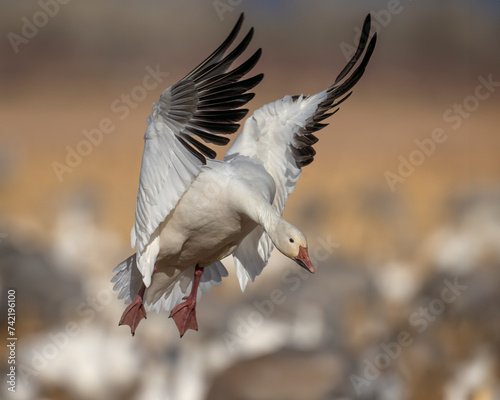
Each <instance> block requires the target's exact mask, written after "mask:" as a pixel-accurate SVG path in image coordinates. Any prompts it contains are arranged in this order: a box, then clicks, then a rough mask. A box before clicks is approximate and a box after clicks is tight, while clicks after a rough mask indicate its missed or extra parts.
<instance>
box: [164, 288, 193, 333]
mask: <svg viewBox="0 0 500 400" xmlns="http://www.w3.org/2000/svg"><path fill="white" fill-rule="evenodd" d="M183 300H186V301H184V302H182V303H180V304H178V305H177V306H175V307H174V308H173V309H172V312H171V313H170V317H171V318H172V319H173V320H174V322H175V325H177V329H179V333H180V334H181V337H183V336H184V334H185V333H186V331H187V330H188V329H193V330H195V331H197V330H198V322H197V321H196V300H194V301H192V300H191V299H190V298H189V297H184V299H183Z"/></svg>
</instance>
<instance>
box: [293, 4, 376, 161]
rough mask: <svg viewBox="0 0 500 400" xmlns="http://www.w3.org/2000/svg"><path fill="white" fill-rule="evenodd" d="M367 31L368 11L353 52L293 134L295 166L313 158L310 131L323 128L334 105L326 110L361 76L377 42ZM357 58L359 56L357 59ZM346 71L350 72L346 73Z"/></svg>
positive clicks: (344, 97) (312, 137) (340, 101)
mask: <svg viewBox="0 0 500 400" xmlns="http://www.w3.org/2000/svg"><path fill="white" fill-rule="evenodd" d="M370 30H371V17H370V14H368V15H367V16H366V18H365V20H364V23H363V29H362V34H361V38H360V41H359V44H358V48H357V49H356V52H355V54H354V55H353V56H352V57H351V59H350V60H349V62H348V63H347V64H346V66H345V67H344V68H343V69H342V71H341V72H340V74H339V75H338V76H337V78H336V79H335V82H334V83H333V85H331V86H330V87H329V88H328V89H327V91H326V93H327V96H326V99H325V100H323V101H322V102H321V103H320V104H319V105H318V107H317V109H316V112H315V114H314V115H313V116H311V117H310V118H309V119H308V120H307V121H306V123H305V127H304V128H301V129H300V130H299V132H298V133H297V134H296V135H295V144H293V145H291V150H292V153H293V155H294V158H295V161H296V164H297V166H298V167H299V168H302V167H305V166H306V165H309V164H310V163H311V162H312V161H313V160H314V153H313V152H311V151H310V150H314V149H313V148H312V145H313V144H314V143H316V142H317V140H318V139H317V138H316V137H315V136H314V135H312V132H316V131H318V130H320V129H323V128H324V127H325V126H327V125H328V124H323V123H320V122H321V121H323V120H325V119H326V118H328V117H330V116H331V115H333V114H335V113H336V112H337V111H338V108H336V109H335V110H334V111H332V112H330V113H326V112H327V111H328V110H331V109H332V108H334V107H337V106H338V105H339V104H341V103H342V102H343V101H345V100H346V99H347V98H348V97H349V96H350V95H351V93H352V91H350V90H351V89H352V87H353V86H354V85H355V84H356V83H357V82H358V81H359V79H360V78H361V76H363V73H364V71H365V68H366V66H367V64H368V62H369V60H370V57H371V55H372V53H373V50H374V48H375V44H376V42H377V34H376V33H375V34H374V35H373V36H372V38H371V39H370V40H369V36H370ZM367 44H368V46H367ZM365 49H366V51H365ZM363 53H364V55H363ZM361 57H363V58H362V59H361ZM360 59H361V62H359V65H358V67H357V68H356V69H355V70H354V71H353V72H352V73H351V71H352V69H353V68H354V66H355V65H356V64H357V63H358V61H359V60H360ZM349 73H351V74H350V75H349ZM299 98H300V96H293V97H292V99H293V100H294V101H297V100H298V99H299Z"/></svg>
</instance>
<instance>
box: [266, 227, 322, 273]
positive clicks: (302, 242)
mask: <svg viewBox="0 0 500 400" xmlns="http://www.w3.org/2000/svg"><path fill="white" fill-rule="evenodd" d="M271 240H272V241H273V243H274V245H275V246H276V248H277V249H278V250H279V251H280V252H281V253H282V254H284V255H285V256H287V257H288V258H290V259H292V260H293V261H295V262H296V263H297V264H299V265H300V266H301V267H302V268H304V269H306V270H308V271H309V272H311V273H314V267H313V265H312V264H311V260H309V254H308V252H307V239H306V237H305V235H304V234H303V233H302V232H301V231H300V230H299V229H297V228H296V227H295V226H293V225H292V224H289V223H288V222H286V221H284V220H281V221H280V222H279V223H278V224H277V225H276V227H275V229H274V232H273V235H271Z"/></svg>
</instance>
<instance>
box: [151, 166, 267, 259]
mask: <svg viewBox="0 0 500 400" xmlns="http://www.w3.org/2000/svg"><path fill="white" fill-rule="evenodd" d="M207 161H208V160H207ZM274 190H275V188H274V181H273V179H272V177H271V176H270V175H269V174H268V173H267V172H266V170H265V169H264V167H263V166H261V165H257V164H253V163H250V162H245V161H237V160H235V161H233V162H222V161H213V160H210V161H208V162H207V165H206V166H204V167H203V168H202V170H201V172H200V174H199V175H198V177H197V178H196V179H195V180H194V181H193V183H192V184H191V186H190V187H189V189H188V190H186V192H185V193H184V195H183V196H182V197H181V199H180V200H179V202H178V203H177V206H176V207H175V208H174V210H173V211H172V212H171V213H170V214H169V216H168V217H167V218H166V219H165V221H164V222H162V223H161V224H160V251H159V253H158V257H157V264H158V265H161V264H166V265H169V266H172V265H175V266H177V267H179V268H188V267H190V266H193V265H199V266H200V267H207V266H209V265H211V264H213V263H214V262H216V261H219V260H221V259H222V258H225V257H227V256H229V255H231V254H232V253H233V252H234V250H235V249H236V247H237V246H238V245H239V244H240V242H241V241H242V240H243V238H244V237H245V236H247V235H248V234H249V233H250V232H251V231H252V230H253V229H254V228H255V227H257V225H258V224H259V223H260V222H261V221H260V220H259V217H260V216H261V215H263V214H265V213H272V212H273V211H274V209H273V208H272V206H271V203H272V200H273V199H274ZM250 206H251V207H250Z"/></svg>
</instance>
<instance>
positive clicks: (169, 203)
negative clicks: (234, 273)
mask: <svg viewBox="0 0 500 400" xmlns="http://www.w3.org/2000/svg"><path fill="white" fill-rule="evenodd" d="M242 22H243V15H241V17H240V18H239V20H238V22H237V23H236V26H235V27H234V28H233V30H232V31H231V33H230V34H229V36H228V37H227V39H226V40H225V41H224V42H223V43H222V45H221V46H219V48H218V49H217V50H215V52H214V53H212V54H211V55H210V56H209V57H208V58H207V59H206V60H205V61H204V62H202V63H201V64H200V65H199V66H198V67H196V68H195V69H194V70H193V71H191V72H190V73H189V74H188V75H187V76H186V77H184V78H183V79H182V80H181V81H179V82H178V83H176V84H175V85H173V86H171V87H170V88H168V89H166V90H165V91H164V92H163V93H162V95H161V96H160V101H159V102H158V104H155V106H154V107H153V111H152V113H151V116H150V117H149V118H148V127H147V130H146V134H145V136H144V141H145V144H144V153H143V157H142V166H141V174H140V182H139V191H138V195H137V205H136V219H135V223H134V226H133V228H132V232H131V234H130V238H131V245H132V248H134V247H136V250H137V268H138V269H139V271H140V272H141V274H142V276H143V281H144V284H145V285H146V286H147V287H149V285H150V284H151V275H152V274H153V271H154V265H155V262H156V257H157V255H158V253H159V250H160V249H159V234H160V232H159V225H160V224H161V223H162V222H163V221H164V220H165V218H166V217H167V216H168V214H169V213H170V212H171V211H172V210H173V209H174V208H175V206H176V204H177V202H178V201H179V200H180V198H181V197H182V195H183V194H184V192H185V191H186V190H187V188H188V187H189V186H190V185H191V183H192V182H193V180H194V179H195V178H196V177H197V176H198V174H199V172H200V170H201V167H202V166H203V165H204V164H205V163H206V157H209V158H215V156H216V153H215V151H213V150H212V149H210V148H209V147H207V146H205V145H204V144H203V143H201V142H199V141H198V140H197V139H195V137H196V136H197V137H199V138H201V139H202V140H203V141H205V142H209V143H214V144H218V145H223V144H227V143H228V142H229V138H227V137H225V136H219V135H227V134H231V133H234V132H236V130H237V129H238V128H239V125H238V124H237V122H238V121H239V120H241V119H242V118H243V117H244V116H245V115H246V114H247V112H248V110H245V109H238V108H239V107H241V106H242V105H244V104H246V103H247V102H248V101H249V100H250V99H251V98H252V97H253V94H252V93H245V92H247V91H248V90H250V89H251V88H253V87H254V86H255V85H257V84H258V83H259V82H260V81H261V80H262V74H259V75H256V76H254V77H252V78H249V79H246V80H240V79H241V78H242V77H243V76H244V75H245V74H247V73H248V72H249V71H250V70H251V69H252V68H253V67H254V66H255V64H256V63H257V61H258V60H259V58H260V54H261V50H260V49H259V50H257V51H256V52H255V53H254V54H253V55H252V56H251V57H250V58H248V59H247V60H246V61H245V62H244V63H243V64H241V65H240V66H238V67H236V68H234V69H232V70H230V71H228V70H229V69H230V67H231V65H232V63H233V62H234V61H235V60H236V58H238V57H239V56H240V55H241V53H242V52H243V51H244V50H245V49H246V48H247V46H248V44H249V43H250V41H251V38H252V36H253V28H252V29H250V31H249V32H248V34H247V35H246V36H245V37H244V38H243V40H242V41H241V42H240V43H239V44H238V46H236V47H235V49H234V50H232V51H231V52H230V53H229V54H228V55H225V52H226V50H227V49H228V48H229V46H230V45H231V44H232V42H233V41H234V39H235V37H236V36H237V34H238V32H239V30H240V27H241V24H242Z"/></svg>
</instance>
